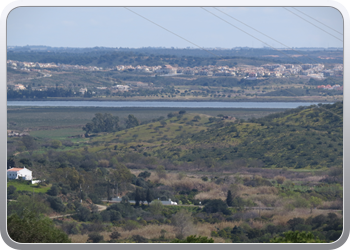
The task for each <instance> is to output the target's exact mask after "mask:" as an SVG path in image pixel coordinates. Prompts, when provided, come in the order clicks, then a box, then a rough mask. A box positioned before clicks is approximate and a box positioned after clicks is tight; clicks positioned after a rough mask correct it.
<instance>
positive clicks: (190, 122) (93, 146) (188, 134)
mask: <svg viewBox="0 0 350 250" xmlns="http://www.w3.org/2000/svg"><path fill="white" fill-rule="evenodd" d="M342 112H343V104H342V103H336V104H333V105H318V106H310V107H303V108H298V109H293V110H288V111H286V112H283V113H277V114H272V115H269V116H266V117H264V118H260V119H254V118H253V119H250V120H249V121H247V122H241V121H239V120H229V119H221V118H214V117H210V116H208V115H199V114H185V115H177V116H174V117H172V118H170V119H162V120H159V121H156V122H153V123H148V124H144V125H140V126H137V127H134V128H131V129H127V130H122V131H119V132H115V133H113V134H110V133H109V134H107V133H106V134H104V135H103V134H100V135H97V136H95V137H92V138H91V139H90V143H89V144H88V145H89V146H88V150H89V152H100V151H105V150H108V151H112V152H116V153H118V155H121V156H122V155H124V154H126V153H130V152H132V153H136V154H139V155H140V157H154V158H158V159H160V160H168V161H170V162H172V163H173V164H175V165H176V164H183V163H189V164H195V165H197V166H199V167H215V166H224V167H225V168H228V169H233V168H236V167H245V166H248V167H268V168H282V167H287V168H292V169H302V168H310V169H323V168H330V167H334V166H342V155H343V149H342V147H343V140H342V137H343V118H342ZM77 150H79V151H82V150H83V149H77Z"/></svg>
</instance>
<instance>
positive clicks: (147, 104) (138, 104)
mask: <svg viewBox="0 0 350 250" xmlns="http://www.w3.org/2000/svg"><path fill="white" fill-rule="evenodd" d="M313 104H315V105H317V104H318V103H316V102H167V101H162V102H160V101H8V102H7V106H22V107H106V108H108V107H110V108H126V107H134V108H265V109H266V108H281V109H291V108H297V107H299V106H310V105H313Z"/></svg>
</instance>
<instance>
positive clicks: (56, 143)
mask: <svg viewBox="0 0 350 250" xmlns="http://www.w3.org/2000/svg"><path fill="white" fill-rule="evenodd" d="M61 146H62V142H61V141H59V140H53V141H52V142H51V147H53V148H54V149H58V148H59V147H61Z"/></svg>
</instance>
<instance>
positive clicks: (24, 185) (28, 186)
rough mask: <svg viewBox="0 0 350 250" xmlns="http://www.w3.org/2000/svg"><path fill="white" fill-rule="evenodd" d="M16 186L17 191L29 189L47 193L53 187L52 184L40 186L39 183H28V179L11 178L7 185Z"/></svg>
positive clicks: (29, 190)
mask: <svg viewBox="0 0 350 250" xmlns="http://www.w3.org/2000/svg"><path fill="white" fill-rule="evenodd" d="M9 186H14V187H15V188H16V191H28V192H35V193H46V192H47V190H49V189H50V188H51V185H47V186H43V187H40V186H39V185H38V184H28V182H27V181H19V180H9V181H8V182H7V187H9Z"/></svg>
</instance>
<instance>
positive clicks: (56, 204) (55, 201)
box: [47, 196, 66, 212]
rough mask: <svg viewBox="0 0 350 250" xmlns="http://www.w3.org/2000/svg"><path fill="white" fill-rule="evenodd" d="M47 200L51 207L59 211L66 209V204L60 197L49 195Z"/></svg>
mask: <svg viewBox="0 0 350 250" xmlns="http://www.w3.org/2000/svg"><path fill="white" fill-rule="evenodd" d="M47 201H48V202H49V203H50V205H51V208H52V209H53V210H55V211H57V212H64V211H65V210H66V206H65V205H64V204H63V202H62V200H61V198H59V197H53V196H49V197H47Z"/></svg>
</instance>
